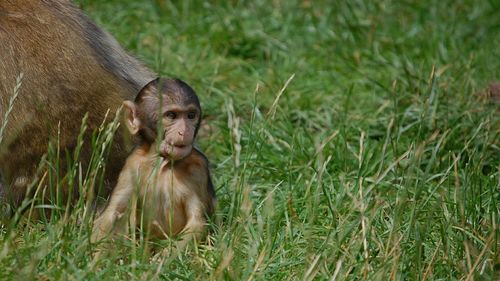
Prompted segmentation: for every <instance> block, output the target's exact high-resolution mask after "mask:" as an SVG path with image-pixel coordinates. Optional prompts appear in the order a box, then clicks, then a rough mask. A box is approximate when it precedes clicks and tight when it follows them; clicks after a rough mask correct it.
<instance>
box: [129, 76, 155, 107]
mask: <svg viewBox="0 0 500 281" xmlns="http://www.w3.org/2000/svg"><path fill="white" fill-rule="evenodd" d="M159 82H160V77H158V78H156V79H155V80H152V81H150V82H149V83H147V84H146V86H144V87H142V89H141V90H140V91H139V93H138V94H137V96H136V97H135V102H138V101H140V100H141V99H142V98H143V97H144V96H147V95H154V94H155V93H156V90H157V89H158V84H159Z"/></svg>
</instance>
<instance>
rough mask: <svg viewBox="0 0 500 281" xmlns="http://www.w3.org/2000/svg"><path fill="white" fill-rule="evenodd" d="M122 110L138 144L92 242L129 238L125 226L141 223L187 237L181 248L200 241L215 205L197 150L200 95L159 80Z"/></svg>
mask: <svg viewBox="0 0 500 281" xmlns="http://www.w3.org/2000/svg"><path fill="white" fill-rule="evenodd" d="M123 107H124V111H125V124H126V126H127V128H128V129H129V130H130V132H131V133H132V134H133V135H134V136H136V138H137V140H138V144H137V146H136V148H135V149H134V151H133V152H132V154H131V155H130V156H129V157H128V158H127V161H126V163H125V166H124V167H123V169H122V171H121V173H120V176H119V178H118V183H117V185H116V187H115V189H114V190H113V193H112V194H111V198H110V200H109V203H108V205H107V207H106V208H105V210H104V212H103V213H102V214H101V215H100V216H99V218H97V219H96V220H95V222H94V227H93V230H92V236H91V241H92V242H97V241H99V240H101V239H102V238H104V237H105V236H107V235H109V234H111V233H114V234H118V235H119V234H122V235H126V234H127V233H128V231H129V230H128V229H127V226H129V227H130V228H131V229H136V227H138V226H139V224H140V225H142V228H143V229H144V230H146V232H147V235H149V237H153V238H159V239H165V238H167V237H171V236H174V235H177V234H183V236H182V240H181V241H180V242H179V243H180V246H181V247H182V246H184V245H185V244H186V243H187V242H188V241H189V239H192V238H193V237H194V238H195V239H197V238H199V236H200V235H201V234H202V233H203V231H204V228H205V225H206V217H207V216H210V215H212V213H213V211H214V206H215V191H214V188H213V185H212V181H211V179H210V173H209V170H208V160H207V158H206V157H205V156H204V155H203V154H202V153H201V152H200V151H199V150H198V149H196V148H195V147H193V143H194V139H195V137H196V133H197V131H198V128H199V127H200V122H201V107H200V102H199V100H198V97H197V95H196V93H195V92H194V90H193V89H192V88H191V87H190V86H189V85H187V84H186V83H184V82H183V81H181V80H178V79H168V78H158V79H156V80H154V81H152V82H150V83H149V84H147V85H146V86H145V87H144V88H143V89H142V90H141V91H140V92H139V94H138V95H137V97H136V99H135V101H134V102H131V101H125V102H123Z"/></svg>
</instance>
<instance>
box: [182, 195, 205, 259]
mask: <svg viewBox="0 0 500 281" xmlns="http://www.w3.org/2000/svg"><path fill="white" fill-rule="evenodd" d="M204 209H205V208H204V204H203V202H202V201H201V200H200V198H199V197H198V196H197V195H192V196H191V197H190V198H188V199H187V200H186V202H185V212H186V218H187V222H186V226H185V227H184V229H183V230H182V232H181V235H182V239H181V240H180V241H179V242H178V244H177V247H178V248H179V249H182V248H184V247H185V246H186V245H187V243H188V242H189V241H190V240H191V239H195V240H199V238H200V237H201V235H202V234H203V231H204V230H205V225H206V221H205V218H204Z"/></svg>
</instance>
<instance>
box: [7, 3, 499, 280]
mask: <svg viewBox="0 0 500 281" xmlns="http://www.w3.org/2000/svg"><path fill="white" fill-rule="evenodd" d="M78 5H79V6H80V7H81V8H82V9H84V10H85V11H86V12H87V13H88V14H89V15H90V17H92V18H93V19H94V20H95V21H96V22H97V23H98V24H99V25H101V26H103V27H105V28H106V29H107V30H108V31H110V32H111V33H112V34H113V35H115V37H116V38H117V39H118V40H119V41H120V43H122V44H123V45H124V46H125V47H126V48H127V49H128V50H130V51H131V52H132V53H133V54H135V55H136V56H137V57H139V58H140V59H141V60H143V61H144V62H145V63H146V64H147V65H149V66H150V67H151V68H152V69H154V70H155V71H156V72H158V73H159V74H161V75H165V76H175V77H179V78H181V79H183V80H185V81H187V82H188V83H190V84H191V85H192V86H193V87H194V88H195V89H196V90H197V92H198V94H199V96H200V98H201V101H202V107H203V110H204V115H205V116H204V118H205V121H204V125H203V127H202V129H201V132H200V136H199V145H200V147H201V148H202V150H203V151H204V152H205V153H206V154H207V156H208V158H209V159H210V160H211V162H212V164H213V167H212V173H213V178H214V182H215V186H216V189H217V195H218V208H217V215H218V223H216V224H215V225H214V226H213V227H212V228H213V231H212V233H211V236H210V240H211V242H212V243H211V244H205V245H199V246H198V247H195V246H194V245H191V246H190V247H188V248H187V249H186V251H184V252H182V253H181V254H179V255H177V256H175V255H172V256H167V257H165V258H164V259H162V260H160V261H151V260H150V259H149V258H148V257H147V256H144V255H142V252H143V247H142V246H141V245H140V244H139V245H138V246H137V245H135V244H127V243H125V244H124V245H117V249H116V254H115V255H112V256H111V257H109V258H108V259H104V260H101V261H100V262H99V263H98V264H94V263H93V262H92V258H91V253H92V249H93V245H91V244H90V243H89V230H90V228H89V225H90V223H89V219H88V210H89V205H88V204H87V203H81V204H79V208H78V209H77V210H76V211H75V212H73V213H72V214H71V215H69V216H66V217H65V216H63V215H62V216H61V218H55V219H51V220H49V221H48V222H46V223H37V224H26V225H20V226H17V227H9V226H8V225H7V226H4V227H3V228H2V232H1V234H0V268H2V270H1V271H0V279H26V278H27V279H41V280H55V279H62V280H107V279H119V280H122V279H132V280H135V279H140V280H149V279H156V278H158V279H165V280H171V279H176V280H210V279H224V280H226V279H227V280H297V279H299V280H300V279H303V280H493V279H494V278H497V277H498V275H499V274H500V273H499V271H500V269H499V267H500V257H499V246H500V240H499V239H500V237H499V222H500V221H499V207H500V204H499V203H498V202H500V146H499V144H500V141H499V140H500V136H499V134H500V114H499V112H500V109H499V105H498V104H496V105H495V104H492V103H491V102H488V101H487V100H485V99H484V98H483V97H482V96H481V95H478V94H477V93H479V92H481V91H483V90H484V88H485V87H486V86H487V85H488V83H489V81H493V80H498V79H500V60H499V59H498V58H499V57H500V48H498V46H499V45H500V36H499V34H500V17H499V16H498V13H497V11H498V9H500V5H499V3H498V2H497V1H493V0H490V1H472V0H471V1H467V0H463V1H451V0H450V1H448V0H445V1H411V0H407V1H399V2H397V1H389V0H381V1H362V0H353V1H345V2H341V1H280V0H276V1H261V0H257V1H195V0H189V1H188V0H186V1H173V2H172V1H142V2H139V1H118V0H114V1H97V0H80V1H78ZM108 131H109V132H112V131H113V128H111V127H109V128H108ZM95 139H96V145H95V147H96V148H97V147H101V146H99V145H97V143H98V142H99V141H101V142H104V141H106V140H105V138H103V137H101V139H100V140H99V138H97V137H96V138H95ZM98 150H99V149H96V155H100V156H99V157H97V156H96V157H97V158H96V165H97V166H95V167H100V166H99V165H100V162H99V161H100V160H102V159H103V158H102V157H104V155H105V153H101V152H103V151H98ZM50 151H51V150H49V154H48V158H50V154H51V152H50ZM52 151H53V152H52V154H54V153H56V152H57V149H54V148H53V149H52ZM60 153H62V152H60ZM56 154H57V153H56ZM96 170H98V168H95V170H94V171H91V172H95V173H94V174H92V173H91V174H90V175H89V176H87V177H85V178H84V179H78V178H77V177H76V176H75V180H79V182H80V185H79V186H80V188H85V184H87V185H88V184H92V183H94V182H95V181H94V182H92V181H90V182H89V181H87V182H85V180H86V179H87V180H90V179H91V178H92V177H91V176H92V175H94V180H96V178H97V176H96V175H97V174H98V171H96ZM42 175H43V172H42ZM54 181H55V182H56V183H57V182H58V181H57V180H54ZM84 182H85V184H84ZM495 276H496V277H495Z"/></svg>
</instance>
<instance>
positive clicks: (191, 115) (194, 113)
mask: <svg viewBox="0 0 500 281" xmlns="http://www.w3.org/2000/svg"><path fill="white" fill-rule="evenodd" d="M194 118H196V112H194V111H191V112H189V113H188V119H194Z"/></svg>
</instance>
